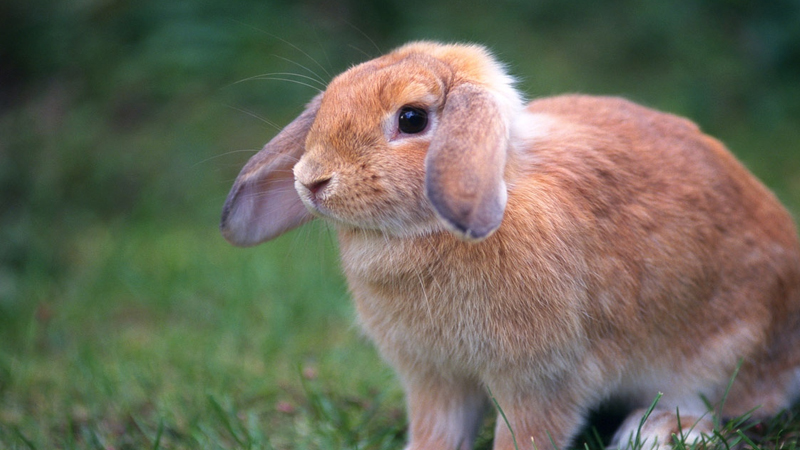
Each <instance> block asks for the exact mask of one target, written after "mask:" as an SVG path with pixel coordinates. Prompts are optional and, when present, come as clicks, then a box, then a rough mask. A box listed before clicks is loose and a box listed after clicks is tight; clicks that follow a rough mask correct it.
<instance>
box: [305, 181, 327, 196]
mask: <svg viewBox="0 0 800 450" xmlns="http://www.w3.org/2000/svg"><path fill="white" fill-rule="evenodd" d="M330 181H331V177H324V178H318V179H316V180H314V181H311V182H302V184H303V186H305V187H306V189H308V191H309V192H311V195H317V193H318V192H319V191H321V190H323V189H325V187H326V186H328V184H330Z"/></svg>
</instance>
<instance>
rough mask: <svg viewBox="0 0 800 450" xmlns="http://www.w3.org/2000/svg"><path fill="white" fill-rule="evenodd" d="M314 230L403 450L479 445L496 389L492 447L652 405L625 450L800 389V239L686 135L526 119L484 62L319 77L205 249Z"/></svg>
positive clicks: (543, 116)
mask: <svg viewBox="0 0 800 450" xmlns="http://www.w3.org/2000/svg"><path fill="white" fill-rule="evenodd" d="M314 217H320V218H322V219H324V220H326V221H328V222H329V223H331V224H332V225H333V226H334V228H335V229H336V231H337V233H338V239H339V245H340V250H341V260H342V267H343V270H344V273H345V275H346V277H347V281H348V284H349V288H350V291H351V293H352V296H353V299H354V301H355V306H356V310H357V315H358V320H359V323H360V324H361V326H362V327H363V329H364V331H365V333H366V334H367V335H368V336H369V337H370V338H371V339H372V340H373V341H374V342H375V344H376V345H377V347H378V349H379V350H380V353H381V355H382V356H383V357H384V358H385V359H386V360H387V361H388V362H389V363H390V364H391V365H392V366H393V367H394V368H395V370H396V371H397V373H398V375H399V377H400V379H401V380H402V383H403V386H404V388H405V392H406V400H407V408H408V414H409V421H410V425H409V444H408V447H407V448H408V449H437V450H444V449H468V448H471V446H472V444H473V442H474V439H475V435H476V431H477V428H479V426H480V424H481V423H482V417H483V413H484V412H485V410H486V409H487V406H488V405H489V404H490V400H489V396H488V392H491V394H492V396H493V397H494V400H495V401H496V403H497V405H498V406H499V407H500V408H501V410H502V412H503V413H504V414H505V416H506V418H507V420H508V424H506V421H505V420H498V421H497V423H498V424H497V427H496V431H495V440H494V448H495V449H504V450H505V449H512V448H513V447H514V437H513V436H515V439H516V441H517V442H518V445H519V446H520V448H529V447H530V445H531V443H534V444H535V445H536V446H537V447H538V448H540V449H542V448H550V447H551V445H556V446H557V447H559V448H562V447H566V446H567V445H569V444H570V443H571V441H572V439H573V438H574V437H575V435H576V434H577V433H578V431H579V430H580V428H581V427H582V426H583V425H584V422H585V420H586V416H587V413H588V412H589V411H590V410H591V409H592V408H594V407H596V406H597V405H598V404H600V403H601V402H604V401H606V400H608V399H618V400H621V401H624V402H627V404H629V405H630V406H631V408H632V409H635V408H646V407H647V406H648V405H650V404H651V402H652V401H653V400H654V398H656V396H657V394H658V393H659V392H662V393H663V397H662V398H661V400H660V402H659V403H658V404H657V406H656V409H655V410H654V411H653V412H652V414H651V415H650V418H649V419H648V421H647V422H646V423H645V425H644V426H643V427H642V429H641V430H639V421H640V419H641V417H642V410H641V409H639V410H634V412H633V413H632V415H631V416H630V418H629V419H628V420H626V421H625V423H624V424H623V426H622V427H621V429H620V430H619V431H618V434H617V437H616V439H617V443H618V444H620V445H622V446H624V445H625V444H626V443H627V442H628V440H629V439H630V438H631V436H632V435H633V434H635V433H636V432H639V431H640V432H641V433H642V435H641V438H642V439H643V440H645V439H646V440H649V441H648V442H651V443H654V444H669V443H670V439H671V438H672V436H673V434H675V435H687V434H688V435H689V436H690V437H697V436H699V435H700V433H702V432H710V431H711V423H712V421H711V419H710V416H709V415H706V413H707V411H708V407H707V402H708V403H710V405H711V406H712V407H713V408H714V414H717V415H718V417H730V416H733V415H740V414H744V413H746V412H748V411H750V410H752V409H753V408H758V409H756V410H755V412H754V414H755V415H757V416H769V415H772V414H775V413H777V412H778V411H780V410H781V409H782V408H786V407H788V406H789V405H790V404H791V401H792V400H793V399H795V398H796V397H797V394H798V391H800V248H798V240H797V238H796V231H795V227H794V224H793V221H792V219H791V217H790V216H789V214H788V213H787V212H786V210H785V209H784V208H783V207H782V206H781V205H780V204H779V202H778V201H777V200H776V198H775V196H774V195H773V194H772V193H771V192H770V191H769V190H768V189H767V188H765V187H764V186H763V185H762V184H761V183H760V182H759V181H758V180H756V178H755V177H754V176H753V175H751V174H750V173H749V172H748V171H747V169H745V168H744V167H743V166H742V165H741V164H740V163H739V162H737V160H736V159H735V158H734V157H733V156H732V155H731V154H730V153H729V152H728V151H727V150H726V149H725V147H724V146H723V145H722V144H721V143H720V142H718V141H717V140H715V139H714V138H711V137H709V136H707V135H705V134H703V133H702V132H701V131H700V130H699V129H698V127H697V126H696V125H694V124H693V123H692V122H690V121H688V120H686V119H683V118H680V117H676V116H673V115H670V114H665V113H661V112H657V111H654V110H651V109H648V108H645V107H642V106H639V105H636V104H634V103H631V102H629V101H626V100H623V99H620V98H611V97H593V96H584V95H566V96H558V97H552V98H544V99H539V100H534V101H532V102H530V103H528V104H527V105H525V104H523V102H522V100H521V98H520V94H519V93H518V92H517V91H516V90H515V88H514V87H513V79H512V78H511V77H509V75H507V74H506V72H505V70H504V68H503V66H502V65H500V64H499V63H498V62H497V61H496V60H495V59H494V58H493V57H492V56H491V55H490V54H489V53H488V52H487V50H485V49H484V48H483V47H480V46H475V45H443V44H438V43H432V42H416V43H411V44H408V45H405V46H403V47H400V48H399V49H397V50H395V51H393V52H391V53H389V54H387V55H384V56H381V57H379V58H377V59H374V60H371V61H368V62H365V63H362V64H360V65H357V66H355V67H353V68H351V69H349V70H347V71H346V72H344V73H343V74H341V75H339V76H337V77H336V78H334V79H333V80H332V81H331V82H330V84H329V86H328V87H327V89H326V90H325V91H324V92H323V93H321V94H319V95H317V96H316V97H315V98H314V99H313V100H311V102H310V103H309V104H308V105H307V107H306V109H305V111H304V112H303V113H302V114H300V116H299V117H297V118H296V119H295V120H294V121H293V122H291V123H290V124H289V125H287V126H286V128H284V129H283V130H282V131H281V132H280V133H279V134H278V135H277V136H275V137H274V138H273V139H272V140H271V141H270V142H269V143H267V144H266V146H265V147H264V148H263V150H261V151H260V152H259V153H257V154H256V155H254V156H253V157H252V158H251V159H250V161H249V162H248V163H247V164H246V165H245V166H244V168H243V169H242V171H241V173H240V174H239V176H238V178H237V179H236V181H235V183H234V185H233V188H232V190H231V192H230V194H229V196H228V198H227V200H226V202H225V206H224V211H223V215H222V223H221V229H222V233H223V235H224V236H225V238H226V239H227V240H228V241H230V242H231V243H233V244H235V245H239V246H250V245H255V244H258V243H260V242H263V241H266V240H269V239H272V238H274V237H276V236H279V235H280V234H282V233H284V232H286V231H288V230H290V229H292V228H294V227H296V226H298V225H300V224H302V223H304V222H306V221H308V220H311V219H312V218H314ZM737 367H738V368H739V371H738V376H736V377H735V378H733V382H732V385H731V386H730V389H728V387H729V384H730V383H731V380H732V378H731V377H732V376H733V374H734V372H735V371H736V369H737ZM726 394H727V395H726ZM723 400H725V401H724V402H723ZM678 411H679V412H680V419H679V418H678V414H677V412H678ZM679 424H680V426H679ZM512 430H513V434H512Z"/></svg>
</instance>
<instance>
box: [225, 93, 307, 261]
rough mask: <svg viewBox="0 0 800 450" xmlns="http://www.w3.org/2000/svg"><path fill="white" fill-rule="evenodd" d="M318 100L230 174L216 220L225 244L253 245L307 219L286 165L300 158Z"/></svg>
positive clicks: (290, 172) (292, 165)
mask: <svg viewBox="0 0 800 450" xmlns="http://www.w3.org/2000/svg"><path fill="white" fill-rule="evenodd" d="M321 100H322V95H321V94H320V95H318V96H316V97H315V98H314V99H313V100H312V101H311V102H310V103H309V104H308V106H307V107H306V110H305V111H304V112H303V113H302V114H300V116H298V117H297V118H296V119H295V120H294V121H292V122H291V123H290V124H289V125H287V126H286V128H284V129H283V130H282V131H281V132H280V133H278V134H277V135H276V136H275V137H274V138H273V139H272V140H271V141H269V142H268V143H267V145H265V146H264V148H263V149H261V151H260V152H258V153H256V154H255V155H253V157H252V158H250V160H249V161H248V162H247V164H245V166H244V167H243V168H242V171H241V172H240V173H239V176H238V177H236V181H235V182H234V183H233V187H232V188H231V191H230V193H229V194H228V198H227V199H226V200H225V206H224V207H223V209H222V220H221V221H220V230H221V231H222V235H223V236H224V237H225V239H227V240H228V241H229V242H230V243H232V244H234V245H238V246H242V247H246V246H251V245H255V244H258V243H261V242H264V241H267V240H269V239H272V238H275V237H277V236H279V235H281V234H283V233H284V232H286V231H289V230H291V229H292V228H295V227H297V226H299V225H301V224H303V223H305V222H307V221H309V220H311V219H312V218H313V216H312V215H311V214H310V213H309V212H308V210H307V209H306V207H305V206H303V203H302V202H301V201H300V197H299V196H298V195H297V191H295V188H294V174H293V173H292V168H293V167H294V165H295V164H296V163H297V161H298V160H299V159H300V157H301V156H303V152H304V151H305V143H306V136H307V135H308V130H309V128H311V124H312V123H314V119H315V117H316V115H317V111H318V110H319V104H320V102H321Z"/></svg>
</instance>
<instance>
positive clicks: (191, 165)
mask: <svg viewBox="0 0 800 450" xmlns="http://www.w3.org/2000/svg"><path fill="white" fill-rule="evenodd" d="M416 39H437V40H443V41H469V42H477V43H482V44H485V45H487V46H488V47H489V48H490V49H492V50H493V52H494V53H495V54H496V55H497V57H498V58H499V59H501V60H502V61H505V62H506V63H507V64H508V68H509V71H510V72H511V73H512V74H514V75H515V76H516V77H518V79H519V88H520V89H521V90H522V91H523V92H524V93H525V94H526V95H527V96H528V97H529V98H533V97H539V96H546V95H553V94H559V93H567V92H582V93H595V94H610V95H621V96H625V97H628V98H631V99H633V100H635V101H638V102H641V103H643V104H645V105H648V106H652V107H655V108H658V109H662V110H666V111H670V112H673V113H676V114H680V115H684V116H687V117H690V118H691V119H693V120H695V121H696V122H697V123H699V124H700V126H701V127H702V128H703V129H704V130H706V131H707V132H708V133H710V134H713V135H715V136H717V137H719V138H720V139H721V140H722V141H724V142H725V143H726V144H727V145H728V146H729V148H730V149H731V150H732V151H733V152H734V153H735V154H736V155H737V156H739V157H740V158H741V159H742V160H743V161H744V162H745V164H746V165H747V166H748V167H749V168H750V169H751V170H752V171H754V172H755V173H756V174H757V175H758V176H759V177H760V178H761V179H763V180H764V181H765V182H766V183H767V184H768V185H769V186H770V187H771V188H772V189H773V190H774V191H775V192H776V193H777V194H778V196H779V197H780V198H781V200H782V201H783V202H784V203H785V204H786V205H787V206H788V207H789V209H790V210H791V211H792V213H793V214H795V216H797V214H798V213H800V2H798V1H797V0H770V1H760V2H759V1H747V0H675V1H671V2H663V1H655V0H648V1H634V0H625V1H618V2H598V1H596V0H576V1H572V2H561V1H555V0H541V1H524V0H494V1H491V2H485V1H477V0H469V1H466V2H459V3H458V4H456V3H455V2H452V3H451V2H444V1H427V2H407V1H400V0H388V1H382V2H373V1H371V0H303V1H282V0H260V1H255V0H225V1H219V0H217V1H212V0H193V1H189V0H173V1H161V0H138V1H126V0H78V1H69V2H65V1H56V0H25V1H22V0H6V1H4V2H2V3H0V447H6V448H53V447H59V448H84V447H86V448H95V447H96V448H142V446H143V445H144V444H147V445H148V446H150V447H153V448H157V447H159V446H165V447H167V448H179V447H182V446H185V447H186V448H197V447H204V448H228V447H230V448H238V447H239V446H244V444H243V442H245V443H246V442H251V443H252V442H256V441H254V439H257V438H259V436H260V439H262V441H259V442H262V443H264V442H268V443H269V446H274V447H275V448H299V447H294V445H293V444H292V443H294V444H296V443H298V442H305V444H303V445H305V446H306V447H308V448H313V447H314V446H315V445H317V446H318V447H319V448H324V445H323V444H320V443H319V442H322V440H324V439H332V440H333V441H330V442H334V443H335V442H336V441H335V440H336V439H345V438H343V437H341V436H340V435H336V433H333V432H331V435H330V436H328V437H325V438H323V437H321V436H323V435H324V433H325V432H324V431H320V429H319V427H320V425H318V424H319V423H321V422H325V420H328V421H329V423H330V424H333V425H335V426H336V427H339V428H340V429H342V428H343V427H344V428H346V426H345V425H346V423H351V422H352V423H358V424H361V423H362V422H358V421H357V420H356V419H353V418H352V417H351V416H353V417H354V415H356V414H357V413H356V412H353V411H362V410H365V409H366V410H369V408H368V406H369V407H374V408H375V410H376V411H380V412H381V413H380V414H377V415H376V417H383V418H384V419H385V424H384V425H381V424H377V425H374V426H375V427H377V428H367V429H368V430H372V431H371V433H372V434H373V435H374V434H378V432H377V431H375V430H376V429H382V430H385V429H387V428H386V427H389V428H391V427H394V428H393V429H392V431H390V432H387V433H386V436H388V437H386V439H387V442H394V441H393V439H395V440H397V439H399V440H402V433H403V431H402V420H403V419H402V397H401V394H400V392H399V390H398V388H397V383H396V381H395V380H394V379H393V376H392V374H391V371H390V370H388V369H387V368H385V366H384V365H383V364H382V363H381V362H380V360H379V358H378V357H377V356H376V355H375V354H374V352H373V351H372V349H371V347H370V346H369V344H368V343H366V342H364V341H363V339H361V338H360V337H359V334H358V331H357V330H356V329H355V328H354V327H353V313H352V308H351V306H350V304H349V300H348V296H347V292H346V288H345V286H344V283H343V281H342V279H341V276H340V275H339V270H338V263H337V256H336V248H335V242H334V238H333V235H332V234H331V232H330V230H328V229H327V228H326V227H325V226H324V225H322V224H311V225H309V226H306V227H304V228H302V229H299V230H297V231H294V232H292V233H290V234H288V235H286V236H284V237H282V238H280V239H278V240H277V241H275V242H271V243H269V244H267V245H263V246H260V247H256V248H253V249H236V248H232V247H230V246H229V245H228V244H226V243H225V242H224V241H223V239H222V238H221V237H220V236H219V233H218V232H217V221H218V218H219V213H220V209H221V206H222V202H223V200H224V198H225V195H226V194H227V191H228V189H229V187H230V185H231V183H232V181H233V179H234V178H235V176H236V174H237V173H238V171H239V169H240V168H241V166H242V165H243V164H244V162H245V161H246V160H247V158H248V157H249V156H251V155H252V154H253V153H254V152H255V151H256V150H258V149H259V148H260V146H261V145H263V143H264V142H266V141H267V140H269V138H271V137H272V136H273V135H274V134H275V133H276V131H277V130H278V129H279V128H280V127H281V126H282V125H285V124H286V123H288V121H289V120H290V119H291V118H293V117H294V116H295V115H296V114H298V113H299V112H300V111H301V109H302V106H303V105H304V103H305V102H306V101H308V100H309V99H310V98H311V97H312V96H313V94H314V93H315V92H316V89H319V88H321V87H322V86H323V85H324V84H323V83H325V82H327V81H328V80H330V78H331V77H332V76H333V75H335V74H337V73H339V72H341V71H342V70H344V69H346V68H347V67H349V66H350V65H353V64H356V63H358V62H361V61H364V60H367V59H370V58H372V57H375V56H378V55H380V54H382V53H385V52H387V51H389V50H391V49H392V48H393V47H396V46H399V45H401V44H403V43H405V42H407V41H410V40H416ZM376 398H382V399H383V400H382V403H381V405H380V406H378V405H377V403H376V400H375V399H376ZM325 402H329V403H330V404H331V405H333V406H334V409H335V410H336V411H338V412H336V413H331V412H330V411H328V413H326V412H325V404H326V403H325ZM325 414H328V415H327V416H326V415H325ZM330 414H333V416H331V415H330ZM337 414H338V416H337ZM326 417H327V419H326ZM384 419H374V418H369V420H372V421H373V422H374V421H375V420H378V421H379V422H380V421H381V420H384ZM359 420H360V419H359ZM364 420H367V419H364ZM369 420H367V421H369ZM354 421H355V422H354ZM370 423H372V422H370ZM315 424H316V425H315ZM391 424H396V425H391ZM333 425H331V426H333ZM359 426H360V425H359ZM370 426H373V425H370ZM381 427H383V428H381ZM334 428H335V427H334ZM351 428H353V430H354V431H353V433H356V434H358V433H361V432H362V431H358V430H355V429H356V428H358V427H357V426H355V425H354V426H353V427H351ZM354 436H355V435H354ZM247 439H250V441H247ZM346 439H350V438H346ZM352 439H356V440H357V439H360V438H358V436H355V437H352ZM281 442H283V444H281ZM314 442H316V444H315V443H314ZM325 442H327V441H325ZM342 442H344V441H342ZM342 442H339V444H342ZM348 442H349V441H348ZM353 442H356V441H353ZM398 442H399V441H398ZM331 445H333V444H331ZM342 445H343V444H342ZM375 445H377V444H375ZM265 447H266V446H265ZM364 448H377V447H370V446H366V447H364Z"/></svg>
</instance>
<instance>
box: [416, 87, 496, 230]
mask: <svg viewBox="0 0 800 450" xmlns="http://www.w3.org/2000/svg"><path fill="white" fill-rule="evenodd" d="M509 123H510V118H509V117H508V112H507V111H504V108H502V107H501V106H500V105H499V104H498V100H497V98H496V96H495V94H494V93H492V92H491V91H489V90H488V89H486V88H483V87H481V86H477V85H474V84H468V83H464V84H461V85H458V86H455V87H453V88H452V89H451V90H450V92H449V93H448V95H447V98H446V102H445V106H444V109H443V111H442V116H441V119H440V120H439V124H438V125H437V129H436V134H435V135H434V136H433V139H432V140H431V145H430V147H429V149H428V155H427V157H426V159H425V168H426V175H425V192H426V195H427V196H428V199H429V200H430V202H431V205H432V206H433V209H434V211H435V212H436V214H437V215H438V216H439V218H440V219H441V220H442V221H443V223H444V224H445V225H446V226H447V227H448V228H449V229H450V230H451V231H452V232H453V233H455V234H456V235H457V236H458V237H459V238H461V239H464V240H467V241H480V240H483V239H486V238H487V237H489V235H491V234H492V233H493V232H494V231H495V230H497V228H499V227H500V223H501V222H502V220H503V214H504V212H505V205H506V200H507V191H506V184H505V181H504V180H503V173H504V170H505V163H506V151H507V147H508V140H509V128H510V126H509Z"/></svg>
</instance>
